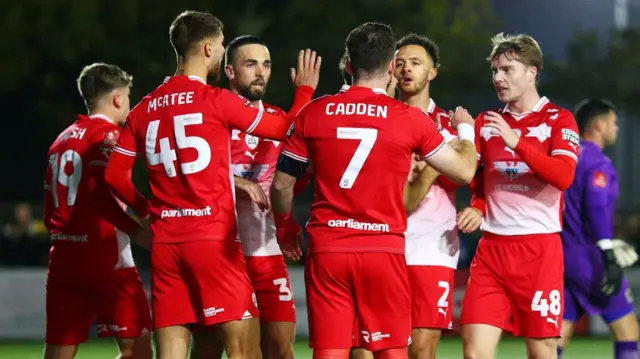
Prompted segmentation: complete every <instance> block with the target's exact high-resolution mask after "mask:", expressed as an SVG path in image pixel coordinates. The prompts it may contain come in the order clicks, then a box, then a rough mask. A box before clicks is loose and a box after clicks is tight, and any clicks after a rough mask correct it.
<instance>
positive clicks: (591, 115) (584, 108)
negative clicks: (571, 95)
mask: <svg viewBox="0 0 640 359" xmlns="http://www.w3.org/2000/svg"><path fill="white" fill-rule="evenodd" d="M615 110H616V106H615V105H614V104H613V103H611V102H610V101H608V100H605V99H601V98H590V99H584V100H582V101H580V103H578V104H577V105H576V107H575V109H574V110H573V115H574V116H575V118H576V122H577V123H578V129H579V130H580V133H584V131H585V130H586V129H587V128H588V127H589V126H590V125H591V123H593V121H594V120H596V119H597V118H599V117H600V116H602V115H606V114H608V113H609V112H611V111H615Z"/></svg>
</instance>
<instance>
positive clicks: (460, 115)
mask: <svg viewBox="0 0 640 359" xmlns="http://www.w3.org/2000/svg"><path fill="white" fill-rule="evenodd" d="M449 117H450V118H451V124H452V125H453V127H457V126H458V125H460V124H463V123H466V124H468V125H471V126H473V117H472V116H471V115H470V114H469V111H467V110H466V109H465V108H464V107H461V106H458V107H456V110H455V111H449Z"/></svg>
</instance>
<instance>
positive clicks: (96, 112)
mask: <svg viewBox="0 0 640 359" xmlns="http://www.w3.org/2000/svg"><path fill="white" fill-rule="evenodd" d="M88 115H89V116H94V115H102V116H106V117H108V118H109V119H110V120H111V121H113V123H115V124H116V125H120V124H119V123H118V122H117V121H118V116H117V115H116V114H115V113H114V111H111V110H110V109H108V108H104V107H97V108H95V109H93V110H91V111H89V113H88Z"/></svg>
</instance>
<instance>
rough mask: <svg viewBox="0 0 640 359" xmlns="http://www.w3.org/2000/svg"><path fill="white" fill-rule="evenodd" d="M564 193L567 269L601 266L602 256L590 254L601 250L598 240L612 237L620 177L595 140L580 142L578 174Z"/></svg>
mask: <svg viewBox="0 0 640 359" xmlns="http://www.w3.org/2000/svg"><path fill="white" fill-rule="evenodd" d="M564 195H565V197H564V200H565V208H564V214H563V217H564V218H563V230H562V243H563V248H564V252H565V267H566V271H567V272H569V271H571V270H572V267H574V266H573V265H572V264H575V265H578V266H584V267H583V268H582V270H586V268H589V267H592V266H593V265H597V264H600V266H601V263H602V259H601V258H600V256H599V255H597V256H590V255H589V254H590V253H591V254H592V253H598V254H599V250H598V248H597V247H596V242H597V241H598V240H600V239H603V238H608V239H613V216H614V211H615V207H616V200H617V198H618V177H617V175H616V169H615V167H613V163H611V160H610V159H609V157H607V156H606V155H605V154H604V153H603V152H602V149H601V148H600V147H598V146H597V145H596V144H594V143H593V142H589V141H584V140H583V141H581V142H580V154H579V155H578V165H577V167H576V176H575V179H574V181H573V184H572V185H571V187H569V189H568V190H567V191H566V192H565V194H564ZM595 258H597V261H596V263H593V262H592V261H593V260H594V259H595ZM575 269H576V270H578V269H579V268H575Z"/></svg>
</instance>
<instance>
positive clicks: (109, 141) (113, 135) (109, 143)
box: [100, 130, 118, 159]
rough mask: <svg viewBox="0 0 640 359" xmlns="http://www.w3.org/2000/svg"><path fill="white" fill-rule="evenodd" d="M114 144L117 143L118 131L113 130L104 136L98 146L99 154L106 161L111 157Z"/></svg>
mask: <svg viewBox="0 0 640 359" xmlns="http://www.w3.org/2000/svg"><path fill="white" fill-rule="evenodd" d="M116 142H118V130H113V131H111V132H109V133H107V134H105V135H104V139H103V140H102V144H101V145H100V153H102V155H103V156H104V157H105V158H107V159H108V158H109V157H111V153H112V152H113V148H114V147H115V146H116Z"/></svg>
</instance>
